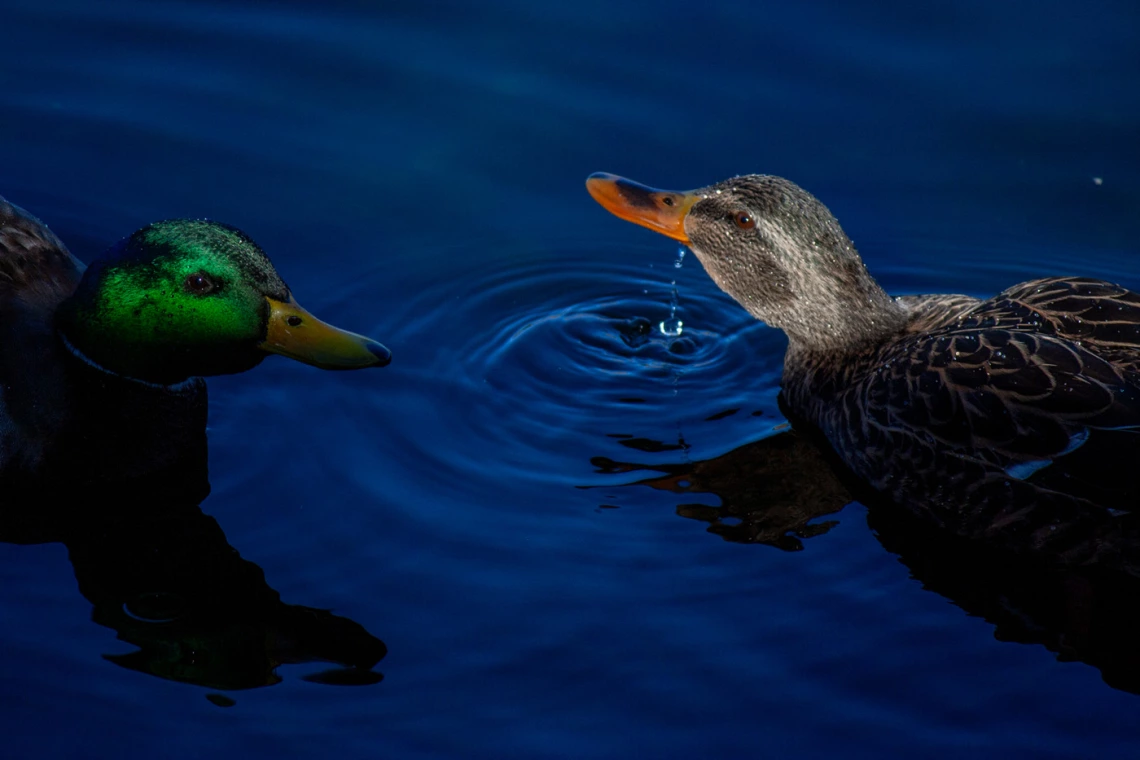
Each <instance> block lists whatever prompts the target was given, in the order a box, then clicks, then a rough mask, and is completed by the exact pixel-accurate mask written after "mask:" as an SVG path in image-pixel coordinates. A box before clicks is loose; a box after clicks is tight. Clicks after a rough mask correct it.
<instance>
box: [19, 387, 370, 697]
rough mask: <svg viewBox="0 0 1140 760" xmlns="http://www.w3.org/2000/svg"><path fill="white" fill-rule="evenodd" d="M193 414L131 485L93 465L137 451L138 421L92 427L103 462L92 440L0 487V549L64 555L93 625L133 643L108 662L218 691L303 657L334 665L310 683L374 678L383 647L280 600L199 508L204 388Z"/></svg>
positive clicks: (317, 612)
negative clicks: (31, 547) (55, 550)
mask: <svg viewBox="0 0 1140 760" xmlns="http://www.w3.org/2000/svg"><path fill="white" fill-rule="evenodd" d="M191 406H198V407H200V409H199V410H198V411H199V412H200V413H196V414H180V415H176V416H174V417H173V419H178V420H184V421H186V423H187V424H186V425H184V426H182V428H181V431H182V433H184V434H185V435H184V436H183V437H182V438H181V439H180V440H181V442H180V444H179V445H178V446H176V447H173V448H171V447H167V449H166V450H165V451H164V452H163V454H164V457H163V460H162V461H163V465H162V466H161V467H159V468H158V469H157V470H155V471H152V472H150V473H148V474H145V475H140V476H138V477H120V476H121V470H122V468H119V470H120V472H119V473H118V474H117V475H116V476H115V477H113V478H110V479H108V478H103V477H100V475H99V474H100V473H104V474H105V473H107V472H109V471H111V470H110V468H109V467H107V466H106V463H105V462H104V464H103V465H97V466H92V465H91V463H92V462H93V461H98V460H99V459H100V456H101V457H102V458H103V459H104V460H107V458H108V457H109V456H111V454H113V453H116V452H117V453H120V454H121V453H122V452H123V451H124V450H125V448H124V447H126V446H128V445H130V446H135V445H137V441H138V438H139V436H140V435H145V428H146V425H144V424H141V423H140V424H139V425H131V424H123V423H122V420H120V421H119V424H118V425H116V424H115V423H114V421H111V420H86V421H85V422H86V423H88V424H87V425H86V429H87V430H89V431H98V435H99V436H100V439H99V441H98V448H99V449H100V450H101V452H102V453H101V454H97V453H96V452H95V451H94V450H93V449H92V445H91V444H92V442H91V441H90V440H87V441H84V442H83V444H82V445H77V446H76V448H77V450H78V451H79V453H78V454H76V455H75V456H71V457H64V458H63V459H61V460H60V462H59V463H58V464H57V466H56V467H55V469H54V470H52V471H50V472H45V473H42V476H40V477H37V478H36V479H35V480H31V481H15V480H10V481H4V482H3V483H0V489H2V490H0V494H3V504H2V508H0V541H4V542H8V543H19V544H38V543H49V542H58V543H62V544H64V545H65V546H66V547H67V550H68V555H69V557H70V559H71V563H72V566H73V568H74V570H75V578H76V581H77V582H78V585H79V590H80V593H82V594H83V596H84V597H86V598H87V600H88V601H90V602H91V604H92V607H93V611H92V619H93V620H94V621H95V622H96V623H98V624H99V625H102V626H106V627H107V628H110V629H112V630H114V631H115V632H116V634H117V637H118V638H119V639H120V640H121V641H124V642H127V643H129V644H133V645H134V646H136V647H138V649H137V651H134V652H130V653H127V654H108V655H104V657H105V658H106V659H107V660H109V661H111V662H113V663H115V664H116V665H119V666H120V667H124V668H129V669H131V670H136V671H139V672H141V673H148V674H150V675H153V676H158V677H159V678H165V679H168V680H172V681H180V682H183V683H190V684H197V685H200V686H205V687H208V688H212V689H222V690H232V689H249V688H254V687H259V686H269V685H273V684H276V683H278V682H280V681H281V676H280V675H278V668H279V666H281V665H287V664H296V663H310V662H324V663H330V664H333V665H336V666H339V667H337V668H334V669H331V670H326V671H323V672H320V673H314V674H310V675H307V676H304V677H303V678H304V680H306V681H312V682H316V683H323V684H333V685H362V684H372V683H377V682H379V681H380V680H381V679H382V677H383V676H382V675H381V674H379V673H376V672H374V671H373V670H372V667H373V666H374V665H376V663H378V662H379V661H380V660H381V659H382V658H383V657H384V655H385V654H386V652H387V648H386V647H385V646H384V643H383V642H382V641H380V640H379V639H377V638H376V637H374V636H372V635H371V634H370V633H369V632H368V631H366V630H365V629H364V628H363V627H362V626H361V625H360V624H358V623H356V622H354V621H352V620H349V619H347V618H344V617H340V616H338V615H334V614H332V613H330V612H328V611H326V610H321V609H315V608H312V607H305V606H301V605H295V604H286V603H284V602H282V601H281V597H280V595H279V594H278V593H277V592H276V591H275V590H273V589H272V588H271V587H270V586H269V584H268V583H267V582H266V579H265V574H264V572H263V571H262V569H261V568H260V567H258V566H257V565H256V564H254V563H252V562H249V561H247V560H244V559H242V558H241V555H240V554H239V553H238V551H237V550H236V549H235V548H234V547H232V546H231V545H230V544H229V542H228V541H227V540H226V536H225V534H224V533H223V532H222V529H221V527H220V526H219V525H218V523H217V521H216V520H215V519H214V518H213V517H210V516H209V515H206V514H204V513H203V512H202V510H201V508H200V507H199V503H200V502H201V500H202V499H204V498H205V496H206V495H207V494H208V493H209V483H208V481H207V469H206V445H205V411H204V410H205V397H204V393H203V394H202V396H201V398H200V399H197V398H195V399H193V400H192V401H191ZM156 418H157V419H163V418H161V417H156ZM167 419H170V418H167ZM96 423H98V424H96ZM116 431H120V432H118V433H116ZM187 431H189V432H187ZM163 432H168V431H165V430H164V431H163ZM128 439H129V440H128ZM168 440H169V439H168ZM79 459H81V460H82V462H80V461H79ZM108 461H109V460H108ZM267 498H269V496H268V495H267ZM209 698H210V701H211V702H213V703H214V704H217V705H219V706H230V705H232V704H233V700H231V699H229V698H228V697H225V696H223V695H209Z"/></svg>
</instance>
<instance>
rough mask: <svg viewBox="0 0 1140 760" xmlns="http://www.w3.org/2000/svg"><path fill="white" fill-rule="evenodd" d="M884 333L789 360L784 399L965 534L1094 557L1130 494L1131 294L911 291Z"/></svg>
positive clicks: (1138, 303) (852, 455) (1050, 282)
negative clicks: (846, 350) (1125, 472)
mask: <svg viewBox="0 0 1140 760" xmlns="http://www.w3.org/2000/svg"><path fill="white" fill-rule="evenodd" d="M900 301H901V302H902V303H903V304H904V305H905V306H906V308H907V309H908V312H909V314H910V320H909V322H908V323H907V326H906V328H905V330H904V331H903V333H902V334H900V335H899V336H897V337H896V339H894V340H890V341H886V342H883V343H881V344H878V345H875V346H873V347H871V348H869V349H866V350H864V351H862V352H856V353H853V354H851V355H847V356H844V357H843V361H842V362H839V361H837V357H835V356H830V355H813V354H810V353H801V354H791V355H790V356H789V361H788V362H787V364H786V365H785V373H784V394H785V397H786V401H787V403H788V405H789V407H790V408H791V410H792V412H793V414H795V415H798V416H802V417H804V418H806V419H807V420H810V421H812V422H813V423H814V424H815V425H816V426H818V427H819V429H820V430H821V431H822V432H823V433H824V435H825V436H826V437H827V438H828V440H830V441H831V442H832V444H833V445H834V446H835V447H836V449H837V450H838V451H839V452H840V454H841V455H842V456H843V458H844V460H845V462H846V463H847V464H848V466H850V467H851V468H852V470H853V471H855V473H856V474H857V475H859V476H860V477H861V478H863V479H865V480H866V481H868V482H869V483H870V484H871V485H872V486H873V487H875V488H876V489H878V490H880V491H883V492H885V493H887V494H889V495H890V496H891V497H892V498H893V500H894V501H896V502H898V503H901V504H903V505H905V506H907V507H909V508H910V509H911V510H912V511H915V512H919V513H922V514H925V515H927V516H929V517H932V518H933V519H934V520H935V521H936V522H937V523H939V524H940V525H942V526H944V527H947V528H949V529H951V530H953V531H954V532H956V533H959V534H963V535H974V536H981V537H986V538H990V539H994V540H997V541H998V542H1002V543H1010V544H1013V545H1018V546H1021V545H1023V544H1024V543H1026V542H1028V544H1029V545H1030V546H1032V547H1035V548H1040V549H1049V550H1052V551H1053V552H1054V553H1057V554H1059V555H1062V556H1065V557H1067V558H1068V559H1070V560H1072V561H1077V562H1086V561H1092V560H1095V559H1098V557H1100V556H1101V555H1103V554H1105V553H1106V552H1107V551H1109V550H1110V549H1111V550H1116V549H1119V546H1115V547H1114V546H1113V545H1114V544H1117V543H1119V540H1120V539H1121V538H1122V537H1123V532H1122V528H1124V527H1125V526H1124V525H1123V524H1122V521H1121V520H1120V519H1119V518H1121V517H1122V516H1124V515H1127V514H1131V513H1132V512H1134V510H1136V508H1137V507H1136V504H1137V503H1138V502H1137V499H1138V498H1140V488H1137V486H1136V484H1135V483H1133V482H1129V481H1131V480H1133V479H1130V478H1121V477H1120V476H1119V473H1117V474H1116V475H1115V476H1112V474H1111V473H1110V472H1109V470H1110V469H1111V468H1114V467H1116V466H1117V465H1118V464H1119V462H1120V461H1121V459H1120V457H1121V455H1122V454H1131V455H1132V456H1133V457H1135V455H1136V454H1140V373H1138V372H1137V362H1138V361H1140V296H1137V295H1136V294H1135V293H1132V292H1130V291H1128V290H1126V289H1124V288H1122V287H1120V286H1117V285H1113V284H1110V283H1106V282H1101V281H1099V280H1092V279H1084V278H1050V279H1043V280H1034V281H1032V282H1026V283H1023V284H1021V285H1017V286H1015V287H1013V288H1010V289H1009V290H1006V291H1004V292H1002V293H1001V294H999V295H997V296H996V297H994V298H992V299H989V300H987V301H978V300H975V299H969V298H967V297H965V296H930V297H924V296H912V297H907V298H905V299H900Z"/></svg>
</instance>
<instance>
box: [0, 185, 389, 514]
mask: <svg viewBox="0 0 1140 760" xmlns="http://www.w3.org/2000/svg"><path fill="white" fill-rule="evenodd" d="M268 353H280V354H284V355H286V356H289V357H291V358H294V359H298V360H300V361H303V362H306V363H309V364H314V365H316V366H319V367H324V368H332V369H355V368H359V367H367V366H383V365H385V364H387V363H388V360H389V356H390V355H389V354H388V352H387V349H385V348H384V347H383V346H381V345H380V344H378V343H376V342H375V341H372V340H370V339H367V338H364V337H363V336H359V335H355V334H353V333H348V332H345V331H343V330H338V329H337V328H333V327H331V326H329V325H326V324H324V323H323V322H320V321H319V320H317V319H316V318H315V317H313V316H312V315H311V314H309V313H308V312H306V311H304V310H303V309H301V308H300V307H299V306H298V305H297V304H296V302H295V301H294V300H293V298H292V295H291V293H290V291H289V289H288V287H286V286H285V284H284V282H282V281H281V279H280V277H279V276H277V273H276V272H275V271H274V270H273V268H272V265H271V264H270V263H269V261H268V258H266V257H265V255H264V253H263V252H262V251H261V249H260V248H258V247H257V245H256V244H255V243H253V241H252V240H250V239H249V238H248V237H247V236H245V234H244V233H242V232H240V231H239V230H236V229H234V228H232V227H227V226H225V225H220V224H217V223H214V222H207V221H202V220H171V221H169V222H160V223H156V224H154V225H150V226H148V227H145V228H143V229H142V230H139V231H138V232H136V233H134V234H133V235H131V236H130V237H128V238H126V239H124V240H123V241H121V242H120V243H118V244H117V245H115V246H113V247H112V248H111V249H109V251H108V252H107V253H106V254H104V256H103V257H101V258H99V259H98V260H96V262H94V263H93V264H92V266H91V267H89V268H88V267H85V266H84V265H83V264H82V263H81V262H80V261H79V260H78V259H76V258H75V257H74V256H72V255H71V253H70V252H69V251H68V250H67V248H66V247H65V246H64V244H63V243H62V241H60V239H59V238H58V237H56V235H55V234H54V233H52V232H51V231H50V230H49V229H48V228H47V227H46V226H45V225H44V224H43V223H42V222H40V221H39V220H38V219H36V218H35V217H34V216H32V215H31V214H29V213H27V212H26V211H24V210H23V209H21V208H19V207H18V206H15V205H13V204H11V203H9V202H7V201H5V200H4V199H3V198H0V492H2V493H3V494H4V495H5V496H7V497H9V498H8V499H7V500H9V501H11V494H13V493H14V492H15V491H17V490H19V489H20V488H21V487H23V486H28V487H29V488H30V489H31V492H35V491H36V490H37V489H42V488H44V487H50V488H53V489H54V488H69V489H71V490H76V489H79V490H82V488H83V487H85V485H89V484H95V483H106V482H115V481H120V480H123V479H131V478H139V477H155V478H159V479H161V477H162V476H163V473H165V472H171V471H175V470H182V469H185V467H184V465H185V463H186V462H187V461H198V460H200V459H203V458H204V452H205V426H206V411H207V399H206V384H205V381H204V380H203V379H202V377H201V375H210V374H223V373H229V372H241V371H245V370H247V369H249V368H251V367H253V366H255V365H256V364H258V363H259V362H260V361H261V360H262V359H263V358H264V357H265V356H266V355H268ZM204 482H205V480H204V477H203V478H202V479H201V482H200V483H197V484H196V485H195V489H196V491H198V492H200V493H199V495H200V496H202V497H204V495H205V493H204V492H201V488H202V487H203V486H204Z"/></svg>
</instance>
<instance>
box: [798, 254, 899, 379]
mask: <svg viewBox="0 0 1140 760" xmlns="http://www.w3.org/2000/svg"><path fill="white" fill-rule="evenodd" d="M854 285H855V287H852V283H851V282H846V283H843V287H842V288H838V289H837V292H833V293H829V294H826V295H825V296H822V297H821V296H820V295H813V296H812V298H811V299H810V301H809V302H808V303H807V305H806V308H804V309H802V310H800V309H793V310H790V313H789V314H786V315H784V318H783V319H781V322H782V324H779V325H778V326H779V327H780V328H781V329H783V331H784V332H785V333H786V334H787V336H788V353H789V355H790V356H809V357H810V356H818V355H823V356H828V357H831V358H832V360H833V361H834V359H835V358H837V357H842V356H845V355H851V354H858V353H862V352H864V351H866V350H867V349H868V348H869V347H873V346H876V345H879V344H881V343H883V342H884V341H886V340H889V339H890V338H891V337H893V336H895V335H898V333H899V332H900V331H902V330H903V328H904V327H905V326H906V323H907V319H908V317H907V311H906V309H905V308H904V307H903V306H902V305H901V304H900V303H899V302H898V301H896V300H895V299H893V298H891V297H890V296H889V295H887V293H886V291H884V290H883V289H882V288H881V287H880V286H879V284H878V283H877V282H875V281H874V280H873V279H871V277H870V276H869V275H868V276H867V277H866V278H865V279H863V278H861V279H860V280H859V281H857V282H856V283H854Z"/></svg>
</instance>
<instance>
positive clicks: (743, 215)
mask: <svg viewBox="0 0 1140 760" xmlns="http://www.w3.org/2000/svg"><path fill="white" fill-rule="evenodd" d="M732 221H733V222H734V223H735V224H736V226H737V227H739V228H740V229H742V230H750V229H752V228H753V227H755V226H756V220H755V219H753V218H752V214H749V213H748V212H747V211H737V212H736V213H735V214H733V215H732Z"/></svg>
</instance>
